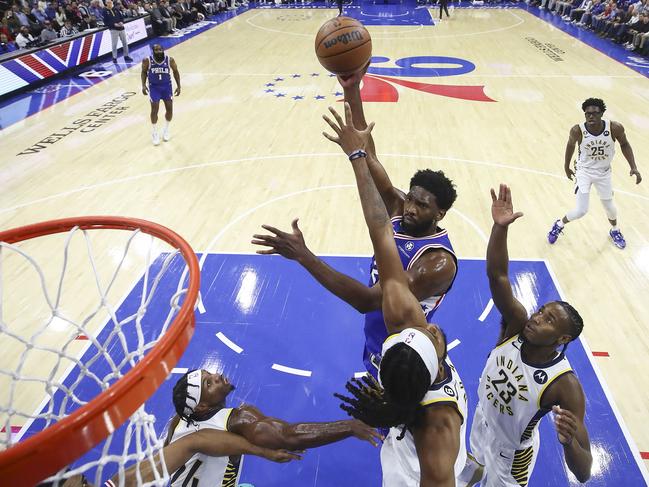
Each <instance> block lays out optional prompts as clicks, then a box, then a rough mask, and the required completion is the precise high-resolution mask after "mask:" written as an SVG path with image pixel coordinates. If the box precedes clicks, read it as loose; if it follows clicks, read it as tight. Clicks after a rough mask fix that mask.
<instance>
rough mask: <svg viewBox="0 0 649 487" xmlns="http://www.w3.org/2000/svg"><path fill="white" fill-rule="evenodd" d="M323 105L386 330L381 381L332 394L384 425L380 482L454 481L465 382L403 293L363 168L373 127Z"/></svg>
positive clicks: (388, 225)
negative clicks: (353, 195) (346, 172)
mask: <svg viewBox="0 0 649 487" xmlns="http://www.w3.org/2000/svg"><path fill="white" fill-rule="evenodd" d="M329 110H330V111H331V114H332V115H333V116H334V118H335V119H336V122H333V121H332V120H331V119H329V118H328V117H327V116H325V117H324V118H325V121H326V122H327V123H328V124H329V126H330V127H331V128H332V129H333V131H334V133H335V134H336V135H335V136H332V135H329V134H326V133H325V134H324V135H325V137H327V138H328V139H329V140H331V141H333V142H335V143H336V144H338V145H339V146H340V147H341V148H342V150H343V151H344V152H345V154H347V156H348V157H349V160H350V162H351V164H352V167H353V169H354V174H355V177H356V183H357V186H358V193H359V195H360V200H361V206H362V208H363V215H364V217H365V222H366V224H367V228H368V230H369V234H370V239H371V240H372V246H373V248H374V255H375V260H376V270H377V272H378V274H379V277H380V280H381V287H382V295H381V308H382V310H383V318H384V320H385V327H386V328H387V332H388V334H389V336H388V337H387V339H386V340H385V341H384V343H383V344H382V349H381V355H382V359H381V362H380V364H379V373H378V376H379V380H380V385H379V383H377V382H376V381H375V380H374V379H373V378H372V377H371V376H366V377H365V378H364V379H363V380H362V381H359V380H354V379H353V380H352V381H351V382H348V383H347V390H348V391H349V392H350V393H351V394H352V395H353V396H354V397H353V398H351V397H345V396H341V395H336V397H338V398H339V399H341V400H342V401H343V404H342V405H341V407H342V408H343V409H344V410H345V411H347V412H348V413H349V414H351V415H352V416H354V417H356V418H357V419H361V418H362V419H361V421H364V422H366V423H367V424H370V425H372V426H377V427H384V428H385V427H389V428H390V431H389V434H388V436H387V438H386V439H385V441H384V443H383V446H382V448H381V465H382V469H383V485H384V486H385V487H411V486H412V487H415V486H420V485H421V486H427V487H428V486H436V487H437V486H439V487H442V486H444V487H446V486H448V487H451V486H455V476H456V475H457V474H459V473H460V472H461V471H462V468H463V467H464V462H465V459H466V449H465V446H464V436H465V435H464V424H465V418H466V414H467V403H466V394H465V392H464V386H463V385H462V381H461V380H460V378H459V376H458V374H457V371H456V370H455V368H454V367H453V365H452V364H451V362H450V360H449V359H448V357H447V353H446V352H447V344H446V337H445V336H444V333H443V332H442V330H441V329H440V328H439V327H437V326H436V325H433V324H429V323H428V322H427V321H426V315H425V314H424V312H423V310H422V307H421V305H420V303H419V301H418V300H417V298H416V297H415V295H414V294H413V292H412V291H411V290H410V283H409V276H408V274H407V273H406V272H405V271H404V269H403V263H402V261H401V259H400V257H399V251H398V249H397V245H396V243H395V238H394V229H393V224H392V221H391V220H390V217H389V216H388V212H387V210H386V207H385V203H384V202H383V199H382V197H381V195H380V193H379V191H378V190H377V187H376V185H375V183H374V180H373V178H372V174H371V173H370V169H369V167H368V166H369V164H368V162H367V159H368V157H367V153H366V148H367V146H368V145H369V143H370V132H371V130H372V127H373V124H370V125H369V126H368V127H367V128H365V129H364V130H357V129H356V128H355V127H354V124H353V122H352V112H351V108H350V106H349V104H348V103H345V120H344V121H343V120H342V118H341V117H340V115H338V113H337V112H336V111H335V110H334V109H333V108H330V109H329Z"/></svg>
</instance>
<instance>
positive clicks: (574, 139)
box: [563, 125, 581, 181]
mask: <svg viewBox="0 0 649 487" xmlns="http://www.w3.org/2000/svg"><path fill="white" fill-rule="evenodd" d="M580 137H581V129H580V128H579V125H575V126H573V127H572V128H571V129H570V134H569V135H568V142H567V143H566V153H565V156H564V161H563V170H564V171H565V173H566V176H568V179H570V180H571V181H572V178H573V177H574V175H575V173H574V171H573V170H572V168H571V167H570V164H571V163H572V155H573V154H574V153H575V147H576V145H577V143H578V142H579V138H580Z"/></svg>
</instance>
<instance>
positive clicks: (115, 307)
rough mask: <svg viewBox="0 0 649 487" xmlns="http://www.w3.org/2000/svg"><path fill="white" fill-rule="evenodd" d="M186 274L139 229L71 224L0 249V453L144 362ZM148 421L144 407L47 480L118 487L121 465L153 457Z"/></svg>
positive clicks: (155, 441) (176, 255)
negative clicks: (78, 479) (112, 482)
mask: <svg viewBox="0 0 649 487" xmlns="http://www.w3.org/2000/svg"><path fill="white" fill-rule="evenodd" d="M100 234H101V235H100ZM107 234H110V238H107ZM61 240H63V241H62V242H61ZM53 242H56V243H58V248H59V249H60V247H61V245H62V247H63V248H62V251H61V250H58V251H57V248H56V247H57V246H56V245H53ZM188 269H189V268H188V265H187V263H186V262H185V259H184V258H183V255H181V254H180V252H179V250H177V249H176V248H174V247H173V246H171V245H168V244H166V243H165V242H163V241H162V240H161V239H159V238H155V237H153V236H151V235H148V234H146V233H144V232H143V231H142V230H140V229H136V230H130V231H125V230H123V229H118V230H106V229H103V230H101V231H97V230H94V229H93V230H84V229H81V228H79V227H78V226H77V227H74V228H72V229H71V230H69V231H67V232H66V233H60V234H57V235H49V236H44V237H39V238H36V239H33V240H26V241H23V242H18V243H16V244H9V243H5V242H0V350H3V353H2V354H0V391H2V392H1V393H0V424H1V426H2V432H1V433H0V450H7V452H8V451H10V450H11V448H12V447H13V446H14V445H16V444H19V443H20V441H23V440H24V439H26V438H29V437H31V436H33V435H35V434H38V433H39V432H40V431H43V430H46V429H47V428H50V427H52V426H53V425H55V424H57V423H58V422H60V421H61V420H63V419H64V418H66V417H69V416H70V415H71V414H73V413H74V412H75V411H77V410H78V409H79V408H82V407H84V406H86V405H87V404H89V403H90V402H91V401H93V399H94V398H95V397H97V396H98V395H99V394H101V393H102V392H104V391H106V390H108V389H109V388H111V387H112V386H113V385H114V384H116V383H117V382H118V381H120V380H121V379H122V378H123V377H124V376H125V375H126V374H127V373H128V372H129V371H130V370H132V369H133V368H134V367H135V366H136V365H137V364H138V363H140V362H141V361H142V360H143V358H144V357H145V356H146V355H147V353H149V352H150V351H151V350H152V349H153V348H154V347H155V346H156V344H158V342H159V340H160V339H161V337H163V335H164V334H165V332H166V331H167V330H168V328H169V327H170V325H171V324H172V323H173V322H174V318H175V317H176V316H177V314H178V312H179V310H180V308H181V305H182V303H183V302H184V301H185V295H186V293H187V287H188V282H189V279H188V274H189V271H188ZM133 282H135V284H134V285H133ZM125 291H126V293H125ZM34 293H36V294H34ZM25 296H29V297H28V298H26V297H25ZM192 299H195V298H192ZM190 305H191V306H192V307H193V303H191V304H190ZM177 358H178V357H176V359H177ZM172 366H173V365H172ZM166 372H167V374H168V373H169V372H171V370H168V371H166ZM35 398H37V399H35ZM169 402H170V398H169ZM39 403H40V404H39ZM105 416H106V419H105V421H107V422H109V423H110V422H111V418H110V417H108V415H107V414H106V415H105ZM164 419H167V418H164ZM155 420H156V418H155V416H154V415H152V414H151V413H150V412H149V411H148V410H147V405H146V404H143V405H141V406H140V407H139V409H137V411H136V412H135V413H134V414H133V415H132V416H131V417H130V418H129V419H128V420H127V421H126V423H124V424H123V425H122V426H121V427H120V425H119V424H108V425H107V429H108V431H109V432H111V433H110V434H109V435H108V437H107V438H106V439H105V440H104V441H103V442H102V443H100V444H98V445H97V446H95V447H94V448H92V449H91V450H90V451H89V452H88V453H86V454H84V456H82V457H81V458H80V459H78V460H76V461H74V462H73V463H72V464H70V465H69V466H60V467H62V468H61V470H60V471H59V472H58V473H56V474H54V475H53V476H51V477H49V478H48V479H47V480H48V481H49V482H52V485H64V484H65V481H66V479H71V478H73V477H78V475H79V474H83V475H84V476H85V477H86V478H87V479H88V480H89V481H90V482H91V483H93V484H94V485H95V486H98V485H102V484H103V482H104V481H106V480H108V479H109V478H111V477H113V478H114V480H116V484H117V485H124V470H125V468H126V467H127V466H129V465H130V464H132V463H134V462H135V461H138V462H142V461H144V462H146V463H149V464H150V465H151V466H152V467H153V466H154V465H156V459H158V460H159V459H161V454H162V451H161V449H162V440H161V439H160V438H159V433H160V432H156V429H155ZM66 446H67V445H60V448H66ZM88 446H89V447H91V446H92V445H88ZM1 455H2V452H0V458H1ZM158 465H162V466H161V467H160V468H153V472H154V475H153V477H154V478H153V479H150V480H149V481H144V480H143V479H141V478H140V475H139V473H138V474H137V477H138V482H137V484H138V485H166V484H167V481H168V473H167V471H166V468H165V467H164V462H159V463H158ZM56 468H59V466H57V467H56ZM50 473H52V472H48V473H47V474H50ZM70 483H72V482H70ZM26 485H27V484H26Z"/></svg>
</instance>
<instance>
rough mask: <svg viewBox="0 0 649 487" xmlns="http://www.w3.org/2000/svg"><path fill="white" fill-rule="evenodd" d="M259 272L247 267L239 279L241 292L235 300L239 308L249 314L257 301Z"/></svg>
mask: <svg viewBox="0 0 649 487" xmlns="http://www.w3.org/2000/svg"><path fill="white" fill-rule="evenodd" d="M256 290H257V272H255V269H254V268H252V267H246V268H245V269H244V271H243V272H242V273H241V277H240V278H239V291H238V292H237V297H236V298H235V300H234V301H235V303H236V304H237V306H238V308H239V309H240V310H241V311H242V312H244V313H246V314H248V313H250V310H251V309H252V307H253V305H254V303H255V301H256V296H257V294H256Z"/></svg>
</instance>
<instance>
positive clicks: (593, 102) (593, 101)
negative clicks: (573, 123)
mask: <svg viewBox="0 0 649 487" xmlns="http://www.w3.org/2000/svg"><path fill="white" fill-rule="evenodd" d="M586 107H598V108H599V110H600V111H601V112H602V113H604V112H605V111H606V103H604V100H602V99H601V98H589V99H588V100H586V101H585V102H584V103H582V104H581V109H582V110H583V111H584V112H585V111H586Z"/></svg>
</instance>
